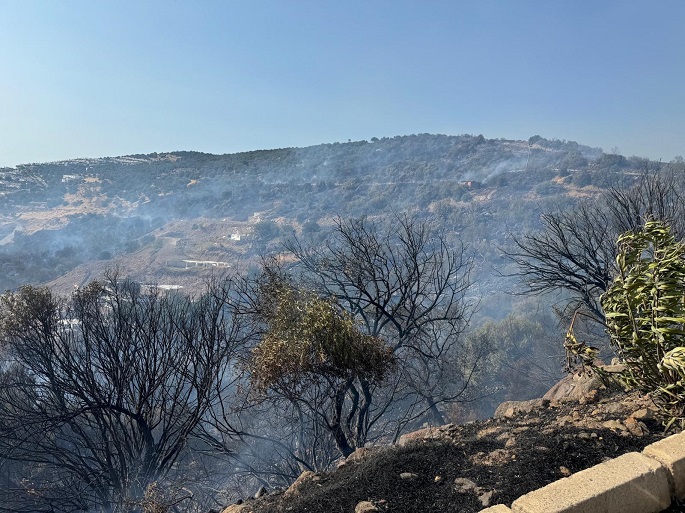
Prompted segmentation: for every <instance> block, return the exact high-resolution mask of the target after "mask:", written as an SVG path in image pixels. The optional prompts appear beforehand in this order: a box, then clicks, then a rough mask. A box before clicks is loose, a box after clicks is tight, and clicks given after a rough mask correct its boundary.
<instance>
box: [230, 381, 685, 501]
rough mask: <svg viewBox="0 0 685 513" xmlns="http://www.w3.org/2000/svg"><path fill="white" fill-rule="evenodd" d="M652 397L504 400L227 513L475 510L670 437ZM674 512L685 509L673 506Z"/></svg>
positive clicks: (603, 392) (599, 393) (617, 394)
mask: <svg viewBox="0 0 685 513" xmlns="http://www.w3.org/2000/svg"><path fill="white" fill-rule="evenodd" d="M655 411H656V410H655V408H654V405H653V404H652V403H651V401H650V399H649V398H647V397H644V396H641V395H639V394H637V393H630V394H626V393H625V392H622V391H620V390H608V389H605V388H602V389H594V390H591V391H590V392H588V393H586V394H584V395H583V396H581V397H580V398H574V399H569V398H566V399H564V400H563V401H555V400H553V401H548V400H540V399H538V400H533V401H527V402H521V403H504V404H503V405H501V406H500V408H498V411H497V413H496V416H495V417H494V418H492V419H488V420H484V421H477V422H471V423H467V424H463V425H455V424H447V425H445V426H440V427H437V428H426V429H422V430H420V431H417V432H414V433H410V434H409V435H405V436H404V437H402V438H401V439H400V442H399V443H398V444H397V445H394V446H390V447H381V448H364V449H360V450H358V451H357V452H356V453H354V454H353V455H351V456H350V457H349V458H348V459H347V460H346V461H345V462H344V463H343V464H342V465H341V466H340V467H339V468H337V469H336V470H334V471H331V472H326V473H320V474H313V473H304V474H303V475H302V476H300V478H299V479H298V480H297V482H296V483H294V484H293V485H292V486H291V487H290V488H289V489H288V490H286V491H285V492H272V493H271V494H269V495H266V496H264V497H262V498H260V499H250V500H247V501H245V502H244V503H243V504H242V505H240V506H232V507H229V508H227V509H226V510H224V511H225V512H226V513H234V512H236V513H237V512H241V513H248V512H251V513H276V512H279V513H280V512H291V511H292V512H298V513H299V512H303V513H304V512H311V513H334V512H341V513H343V512H344V513H352V512H355V511H357V512H365V513H366V512H371V511H391V512H393V513H400V512H407V513H409V512H416V511H422V512H463V513H468V512H476V511H480V510H481V509H483V508H485V507H487V506H491V505H494V504H506V505H509V506H510V505H511V503H512V501H514V500H515V499H517V498H518V497H520V496H521V495H523V494H525V493H527V492H529V491H532V490H535V489H537V488H540V487H542V486H544V485H546V484H548V483H551V482H553V481H556V480H558V479H560V478H562V477H565V476H569V475H571V474H573V473H575V472H578V471H580V470H583V469H585V468H588V467H591V466H593V465H596V464H598V463H601V462H603V461H606V460H608V459H611V458H615V457H617V456H620V455H621V454H624V453H627V452H631V451H640V450H641V449H643V448H644V447H645V446H647V445H649V444H651V443H653V442H656V441H657V440H660V439H662V438H663V437H664V434H663V427H662V424H661V422H660V421H659V420H658V419H657V418H656V415H655ZM669 511H681V510H680V509H677V508H676V509H671V510H669Z"/></svg>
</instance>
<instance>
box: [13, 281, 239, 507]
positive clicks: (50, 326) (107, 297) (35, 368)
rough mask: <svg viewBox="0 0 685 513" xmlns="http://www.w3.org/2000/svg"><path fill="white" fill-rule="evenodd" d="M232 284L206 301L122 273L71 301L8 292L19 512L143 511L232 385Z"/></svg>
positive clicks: (235, 328)
mask: <svg viewBox="0 0 685 513" xmlns="http://www.w3.org/2000/svg"><path fill="white" fill-rule="evenodd" d="M230 295H231V286H230V282H229V281H225V282H221V283H219V282H216V283H214V284H211V285H208V287H207V290H206V291H205V293H204V294H203V295H201V296H199V297H197V298H195V299H192V298H189V297H186V296H182V295H178V294H173V293H164V292H161V291H159V290H157V289H151V290H148V291H141V290H140V287H139V286H137V285H136V284H134V283H132V282H130V281H126V280H122V279H120V278H119V277H118V276H116V275H114V274H112V275H110V276H109V277H108V278H107V280H105V281H104V282H93V283H91V284H90V285H88V286H86V287H84V288H83V289H80V290H77V291H75V292H74V294H73V295H72V296H71V297H70V298H67V299H64V298H59V297H57V296H55V295H54V294H53V293H52V292H51V291H50V290H49V289H47V288H34V287H24V288H22V289H20V290H19V291H18V292H16V293H7V294H5V295H4V296H2V301H1V311H0V312H1V313H0V333H1V339H0V340H1V343H2V344H3V345H4V347H5V348H6V352H5V354H4V355H3V359H2V367H1V371H2V372H1V373H0V457H2V458H4V459H5V460H6V461H15V462H19V463H22V464H23V465H24V467H23V468H25V470H26V475H24V476H19V477H21V478H22V479H21V480H19V481H17V480H14V482H13V484H12V485H13V486H14V488H15V493H14V494H13V501H12V503H11V504H10V505H5V509H6V510H11V511H51V512H60V511H64V512H66V511H104V512H119V511H135V510H136V507H135V504H139V503H140V501H141V500H143V499H144V496H145V491H146V488H147V487H148V486H149V485H151V484H152V483H154V482H156V481H160V480H163V479H165V477H166V476H168V475H169V473H170V472H171V471H172V469H173V468H174V467H175V465H178V464H180V463H181V462H182V460H183V457H184V455H185V454H187V452H186V449H187V447H188V442H189V440H190V439H191V437H192V436H193V435H194V433H195V432H196V431H197V430H198V427H199V426H200V425H202V423H203V422H204V421H205V420H206V418H207V415H208V413H209V412H210V411H211V410H212V409H213V408H215V407H216V405H217V404H218V403H219V402H220V400H221V398H222V396H223V395H225V392H226V391H227V390H228V389H229V387H230V386H231V381H232V380H233V379H234V378H233V376H234V374H233V373H232V371H231V367H232V364H233V362H234V359H235V357H236V355H237V353H238V352H239V350H240V348H241V344H242V335H241V329H240V324H239V320H238V319H236V318H235V317H234V316H232V315H230V313H229V311H228V310H227V308H226V305H227V304H228V302H229V299H230Z"/></svg>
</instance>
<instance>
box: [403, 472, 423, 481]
mask: <svg viewBox="0 0 685 513" xmlns="http://www.w3.org/2000/svg"><path fill="white" fill-rule="evenodd" d="M417 477H419V476H418V475H417V474H414V473H413V472H402V473H401V474H400V479H416V478H417Z"/></svg>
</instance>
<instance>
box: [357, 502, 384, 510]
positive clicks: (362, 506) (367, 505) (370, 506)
mask: <svg viewBox="0 0 685 513" xmlns="http://www.w3.org/2000/svg"><path fill="white" fill-rule="evenodd" d="M374 511H378V508H377V507H376V505H375V504H374V503H373V502H370V501H361V502H358V503H357V505H356V506H355V507H354V513H373V512H374Z"/></svg>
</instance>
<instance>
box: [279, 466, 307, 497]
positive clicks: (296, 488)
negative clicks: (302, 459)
mask: <svg viewBox="0 0 685 513" xmlns="http://www.w3.org/2000/svg"><path fill="white" fill-rule="evenodd" d="M313 477H314V472H312V471H311V470H305V471H304V472H302V474H300V477H298V478H297V479H296V480H295V482H294V483H293V484H291V485H290V486H289V487H288V489H287V490H286V491H285V492H283V495H284V496H285V497H288V496H291V495H298V494H299V493H300V488H302V485H303V484H304V483H305V482H307V481H308V480H310V479H311V478H313Z"/></svg>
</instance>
